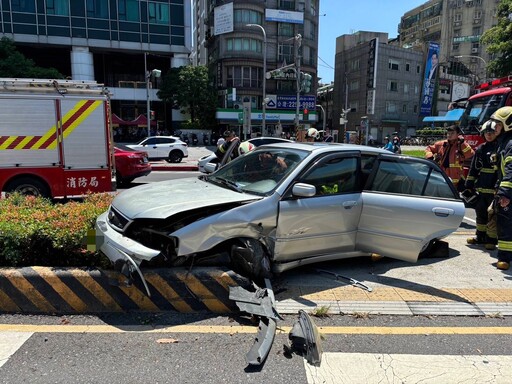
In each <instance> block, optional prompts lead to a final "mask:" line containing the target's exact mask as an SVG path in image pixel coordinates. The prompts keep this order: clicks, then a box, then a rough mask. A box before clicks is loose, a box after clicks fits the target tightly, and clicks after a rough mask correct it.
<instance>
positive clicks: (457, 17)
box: [453, 13, 462, 22]
mask: <svg viewBox="0 0 512 384" xmlns="http://www.w3.org/2000/svg"><path fill="white" fill-rule="evenodd" d="M453 21H456V22H457V21H462V13H456V14H455V16H453Z"/></svg>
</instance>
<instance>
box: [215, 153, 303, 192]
mask: <svg viewBox="0 0 512 384" xmlns="http://www.w3.org/2000/svg"><path fill="white" fill-rule="evenodd" d="M307 155H308V152H307V151H301V150H296V149H286V148H270V147H266V148H265V147H261V148H257V149H255V150H254V151H251V152H249V153H248V154H246V155H244V156H239V157H237V158H236V159H235V160H233V161H231V162H229V163H228V164H227V165H225V166H224V167H222V168H221V169H219V170H218V171H217V172H215V173H213V174H212V175H210V176H208V177H206V180H208V181H210V182H212V183H215V184H217V185H221V186H224V187H226V188H230V189H233V190H236V191H239V192H249V193H255V194H261V195H267V194H270V193H271V192H272V191H273V190H274V189H275V188H276V187H277V185H278V184H279V183H280V182H281V181H282V180H284V178H285V177H286V176H287V175H289V174H290V172H292V171H293V170H294V169H295V167H296V166H297V164H299V163H300V162H301V161H302V160H303V159H304V158H305V157H306V156H307Z"/></svg>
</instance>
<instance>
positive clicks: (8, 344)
mask: <svg viewBox="0 0 512 384" xmlns="http://www.w3.org/2000/svg"><path fill="white" fill-rule="evenodd" d="M32 334H33V332H0V367H1V366H2V365H4V364H5V363H6V362H7V360H9V357H11V356H12V355H13V354H14V352H16V351H17V350H18V349H19V348H20V347H21V346H22V345H23V344H24V343H25V341H27V340H28V339H29V338H30V336H32Z"/></svg>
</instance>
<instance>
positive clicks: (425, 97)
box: [420, 42, 439, 116]
mask: <svg viewBox="0 0 512 384" xmlns="http://www.w3.org/2000/svg"><path fill="white" fill-rule="evenodd" d="M438 64H439V44H438V43H433V42H430V43H429V48H428V54H427V61H426V62H425V75H424V77H423V90H422V92H421V108H420V115H423V116H428V115H430V114H431V113H432V99H433V98H434V90H435V88H436V78H437V72H438V70H437V68H438Z"/></svg>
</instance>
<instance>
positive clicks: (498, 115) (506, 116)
mask: <svg viewBox="0 0 512 384" xmlns="http://www.w3.org/2000/svg"><path fill="white" fill-rule="evenodd" d="M491 120H495V121H499V122H500V123H502V124H503V130H504V131H510V130H512V107H501V108H500V109H498V110H497V111H496V112H494V113H493V114H492V115H491Z"/></svg>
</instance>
